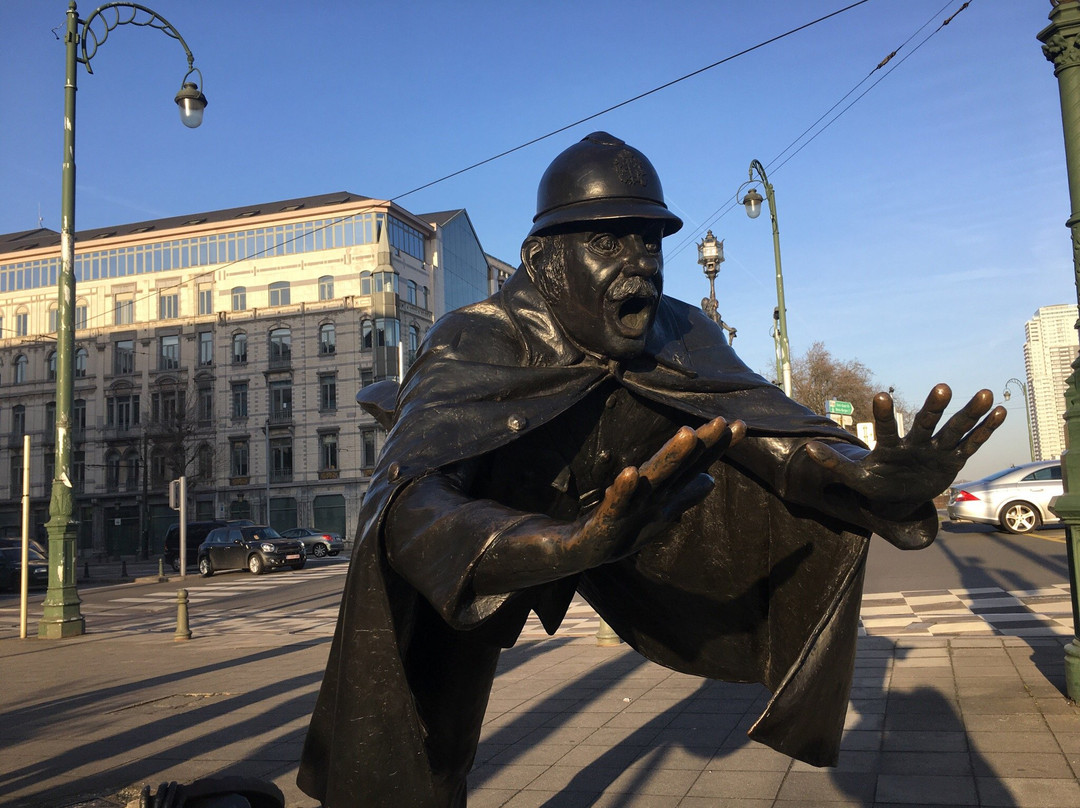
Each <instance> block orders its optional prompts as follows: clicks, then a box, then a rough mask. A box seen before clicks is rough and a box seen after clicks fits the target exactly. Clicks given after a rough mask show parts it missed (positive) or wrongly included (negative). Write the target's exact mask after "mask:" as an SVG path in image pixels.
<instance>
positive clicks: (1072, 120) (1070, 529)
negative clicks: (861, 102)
mask: <svg viewBox="0 0 1080 808" xmlns="http://www.w3.org/2000/svg"><path fill="white" fill-rule="evenodd" d="M1051 6H1052V7H1053V8H1051V10H1050V25H1049V26H1047V27H1046V28H1044V29H1043V30H1042V31H1040V32H1039V34H1038V37H1039V41H1040V42H1042V43H1043V53H1044V54H1045V55H1046V58H1047V59H1048V60H1050V61H1051V62H1052V63H1053V65H1054V75H1055V76H1057V80H1058V91H1059V93H1060V96H1061V122H1062V128H1063V129H1064V132H1065V169H1066V172H1067V174H1068V178H1069V203H1070V207H1071V211H1070V214H1069V218H1068V221H1066V222H1065V226H1066V227H1068V228H1069V230H1070V232H1071V234H1072V247H1073V275H1074V278H1075V280H1076V284H1077V296H1078V299H1080V3H1078V2H1077V0H1060V2H1054V0H1051ZM1072 367H1073V372H1072V374H1071V375H1070V376H1069V380H1068V383H1067V386H1066V388H1065V445H1066V446H1067V447H1069V448H1067V449H1066V450H1065V451H1064V452H1063V453H1062V455H1061V472H1062V476H1063V477H1064V481H1065V493H1064V494H1063V495H1062V496H1060V497H1058V498H1057V499H1056V500H1055V501H1054V503H1053V505H1052V509H1053V511H1054V513H1056V514H1057V515H1058V516H1059V517H1061V519H1062V520H1063V521H1064V522H1065V546H1066V551H1067V555H1068V560H1069V587H1070V589H1071V590H1072V619H1073V637H1072V640H1071V641H1070V642H1069V644H1068V645H1067V646H1065V688H1066V695H1068V697H1069V698H1070V699H1072V700H1073V701H1080V602H1078V592H1077V590H1078V589H1080V576H1078V574H1077V572H1078V571H1077V566H1076V563H1077V555H1078V553H1080V547H1078V542H1080V359H1077V361H1075V362H1073V365H1072Z"/></svg>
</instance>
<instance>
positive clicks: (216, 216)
mask: <svg viewBox="0 0 1080 808" xmlns="http://www.w3.org/2000/svg"><path fill="white" fill-rule="evenodd" d="M371 199H372V198H371V197H368V196H359V195H358V194H353V193H349V192H348V191H336V192H334V193H329V194H319V195H317V196H303V197H298V198H296V199H282V200H278V201H275V202H263V203H260V204H257V205H243V206H241V207H238V208H225V209H224V210H213V211H207V212H205V213H185V214H183V215H181V216H169V217H166V218H163V219H150V220H148V221H144V222H132V223H131V224H120V225H111V226H109V227H99V228H97V229H94V230H80V231H78V232H76V233H75V241H76V242H80V241H89V240H91V239H94V238H104V237H108V236H127V235H133V234H137V233H148V232H153V231H158V230H162V231H165V230H172V229H174V228H178V227H185V226H190V225H195V224H213V223H216V222H227V221H231V220H233V219H242V218H248V217H252V216H271V215H273V214H275V213H287V212H289V211H294V210H314V209H318V208H321V207H328V206H331V205H343V204H346V203H348V202H367V201H371ZM391 204H393V203H391ZM394 207H395V208H396V209H399V210H400V208H397V206H394ZM407 215H409V216H415V214H407ZM59 244H60V234H59V233H57V232H56V231H55V230H49V229H48V228H38V229H37V230H24V231H22V232H19V233H7V234H0V255H4V254H10V253H14V252H18V251H21V250H29V249H35V248H44V247H50V246H58V245H59Z"/></svg>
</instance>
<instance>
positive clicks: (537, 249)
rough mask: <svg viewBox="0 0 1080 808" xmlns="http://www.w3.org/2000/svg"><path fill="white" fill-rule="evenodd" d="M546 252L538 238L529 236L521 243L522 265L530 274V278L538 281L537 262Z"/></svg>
mask: <svg viewBox="0 0 1080 808" xmlns="http://www.w3.org/2000/svg"><path fill="white" fill-rule="evenodd" d="M543 251H544V245H543V244H542V243H541V242H540V239H539V238H538V237H537V236H529V237H528V238H527V239H525V241H523V242H522V243H521V263H522V264H524V266H525V269H526V270H527V271H528V273H529V277H530V278H532V279H533V280H534V281H535V280H536V270H537V266H536V264H537V261H538V260H539V258H540V254H541V253H542V252H543Z"/></svg>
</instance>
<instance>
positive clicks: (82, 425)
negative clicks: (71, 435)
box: [71, 398, 86, 433]
mask: <svg viewBox="0 0 1080 808" xmlns="http://www.w3.org/2000/svg"><path fill="white" fill-rule="evenodd" d="M71 428H72V429H73V430H74V431H75V432H76V433H82V432H85V431H86V399H84V398H77V399H75V406H73V407H72V408H71Z"/></svg>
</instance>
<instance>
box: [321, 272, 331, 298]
mask: <svg viewBox="0 0 1080 808" xmlns="http://www.w3.org/2000/svg"><path fill="white" fill-rule="evenodd" d="M333 299H334V278H333V276H332V275H323V276H322V277H321V278H319V300H333Z"/></svg>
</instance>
